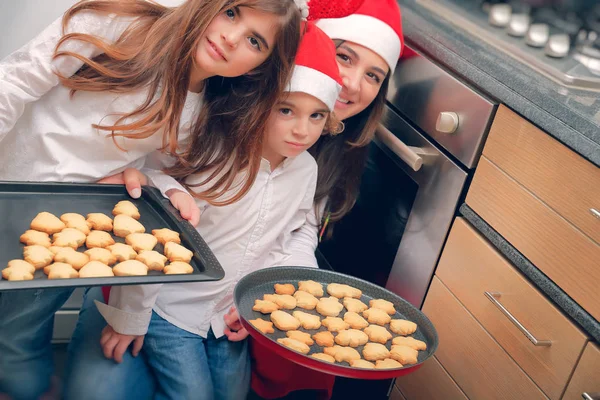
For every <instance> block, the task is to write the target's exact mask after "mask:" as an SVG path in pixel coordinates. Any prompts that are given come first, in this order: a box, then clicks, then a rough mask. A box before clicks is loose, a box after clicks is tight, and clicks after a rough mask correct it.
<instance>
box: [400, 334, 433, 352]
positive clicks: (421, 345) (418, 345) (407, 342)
mask: <svg viewBox="0 0 600 400" xmlns="http://www.w3.org/2000/svg"><path fill="white" fill-rule="evenodd" d="M392 344H393V345H394V344H397V345H401V346H407V347H411V348H413V349H415V350H427V343H425V342H423V341H421V340H417V339H415V338H414V337H404V336H396V337H395V338H394V339H393V340H392Z"/></svg>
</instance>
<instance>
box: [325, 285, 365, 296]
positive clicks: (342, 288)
mask: <svg viewBox="0 0 600 400" xmlns="http://www.w3.org/2000/svg"><path fill="white" fill-rule="evenodd" d="M327 293H329V295H330V296H333V297H337V298H338V299H341V298H343V297H351V298H355V299H360V297H361V296H362V291H361V290H359V289H356V288H354V287H352V286H350V285H343V284H341V283H330V284H329V285H327Z"/></svg>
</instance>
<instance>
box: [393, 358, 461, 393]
mask: <svg viewBox="0 0 600 400" xmlns="http://www.w3.org/2000/svg"><path fill="white" fill-rule="evenodd" d="M395 386H396V387H397V388H398V389H400V391H401V392H402V394H403V395H404V397H405V398H406V400H421V399H423V400H425V399H428V400H467V396H465V394H464V393H463V392H462V391H461V390H460V388H459V387H458V386H456V383H454V381H453V380H452V378H451V377H450V375H448V373H447V372H446V370H444V368H443V367H442V365H441V364H440V362H439V361H438V360H437V359H436V358H435V357H431V358H430V359H429V360H427V361H426V362H425V363H424V364H423V365H422V366H421V368H419V369H418V370H417V371H416V372H413V373H412V374H409V375H406V376H402V377H400V378H396V385H395Z"/></svg>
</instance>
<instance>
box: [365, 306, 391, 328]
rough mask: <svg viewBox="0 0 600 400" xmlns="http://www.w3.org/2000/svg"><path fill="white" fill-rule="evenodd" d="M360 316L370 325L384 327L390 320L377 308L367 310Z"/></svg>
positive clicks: (386, 314)
mask: <svg viewBox="0 0 600 400" xmlns="http://www.w3.org/2000/svg"><path fill="white" fill-rule="evenodd" d="M362 314H363V317H365V318H366V319H367V321H369V323H370V324H377V325H385V324H387V323H389V322H390V321H391V320H392V317H390V316H389V315H388V313H386V312H385V311H383V310H381V309H379V308H369V309H368V310H366V311H363V313H362Z"/></svg>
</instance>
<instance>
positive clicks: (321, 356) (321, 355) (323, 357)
mask: <svg viewBox="0 0 600 400" xmlns="http://www.w3.org/2000/svg"><path fill="white" fill-rule="evenodd" d="M310 356H311V357H312V358H316V359H317V360H321V361H325V362H328V363H332V364H333V363H334V362H335V358H333V357H331V356H330V355H327V354H325V353H313V354H311V355H310Z"/></svg>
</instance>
